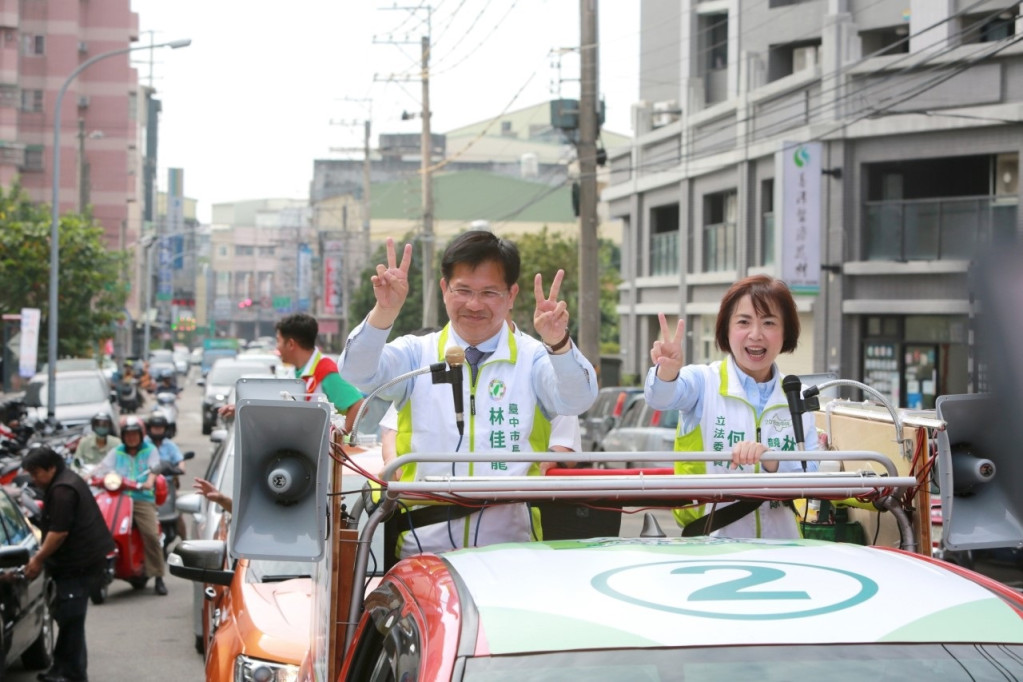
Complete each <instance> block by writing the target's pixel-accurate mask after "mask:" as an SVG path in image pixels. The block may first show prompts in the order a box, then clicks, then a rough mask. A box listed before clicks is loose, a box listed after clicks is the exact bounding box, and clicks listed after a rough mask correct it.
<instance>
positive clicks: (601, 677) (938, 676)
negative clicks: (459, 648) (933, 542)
mask: <svg viewBox="0 0 1023 682" xmlns="http://www.w3.org/2000/svg"><path fill="white" fill-rule="evenodd" d="M793 627H795V626H793ZM839 670H840V671H841V675H840V677H841V678H842V679H848V680H870V682H884V681H886V680H890V681H891V682H905V680H943V681H947V680H953V681H956V680H964V681H966V680H970V681H976V680H1007V679H1020V677H1021V676H1023V645H1019V644H1010V645H1005V644H998V645H993V644H988V645H985V644H963V643H957V644H898V643H893V644H855V645H833V644H827V645H807V646H793V645H785V646H742V647H735V646H721V647H705V648H693V649H647V648H642V649H604V650H591V651H567V652H557V653H543V654H530V655H522V656H487V657H481V658H469V659H466V661H465V675H464V676H463V677H462V678H461V679H462V680H463V682H512V681H513V680H514V681H515V682H518V681H519V680H530V682H576V681H578V682H611V681H612V680H613V681H616V682H617V681H618V680H630V681H635V682H712V681H717V680H757V682H783V681H788V680H824V679H833V678H834V677H835V671H839Z"/></svg>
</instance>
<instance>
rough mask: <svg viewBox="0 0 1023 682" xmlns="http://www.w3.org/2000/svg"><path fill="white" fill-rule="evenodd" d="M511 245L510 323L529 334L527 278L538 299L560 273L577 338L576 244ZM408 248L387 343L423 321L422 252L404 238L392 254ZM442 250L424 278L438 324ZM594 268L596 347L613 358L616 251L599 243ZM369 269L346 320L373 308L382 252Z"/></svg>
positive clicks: (522, 239) (545, 239)
mask: <svg viewBox="0 0 1023 682" xmlns="http://www.w3.org/2000/svg"><path fill="white" fill-rule="evenodd" d="M507 238H508V239H510V240H511V241H513V242H515V244H516V246H518V248H519V255H520V256H521V258H522V271H521V272H520V274H519V280H518V284H519V295H518V298H517V299H516V301H515V307H514V309H513V311H512V319H513V320H514V321H515V324H517V325H518V326H519V328H520V329H522V330H523V331H525V332H526V333H528V334H534V330H533V310H534V308H535V307H536V299H535V297H534V293H533V292H534V290H533V278H534V277H535V276H536V273H538V272H539V273H540V274H541V275H542V277H543V286H544V294H545V295H546V294H548V293H549V292H550V287H551V283H552V282H553V281H554V275H555V273H556V272H557V271H558V270H559V269H564V271H565V278H564V280H563V281H562V284H561V291H560V293H559V297H560V298H561V299H563V300H564V301H566V302H567V303H568V309H569V317H570V321H571V322H570V324H571V327H570V332H571V334H572V336H573V337H574V338H578V332H579V242H578V240H577V239H575V238H566V237H563V236H561V235H557V234H552V233H551V232H550V231H548V230H547V228H544V229H543V230H541V231H540V232H536V233H531V234H526V235H518V236H515V235H510V236H508V237H507ZM409 242H412V243H413V244H414V247H415V250H414V251H413V253H412V267H411V269H410V270H409V279H410V283H411V286H410V289H409V297H408V300H406V301H405V305H404V306H403V307H402V309H401V313H400V314H399V316H398V319H397V320H396V321H395V323H394V332H393V333H392V334H391V338H394V337H396V336H400V335H401V334H407V333H410V332H413V331H415V330H417V329H419V328H420V327H422V316H423V286H422V269H421V267H422V251H421V246H420V243H419V242H418V240H413V238H412V235H405V238H404V239H403V240H395V248H396V250H397V251H398V257H399V259H400V257H401V255H400V254H401V248H402V246H403V245H404V244H406V243H409ZM442 251H443V249H441V250H440V251H438V252H437V255H436V258H435V261H436V268H437V269H436V272H435V273H434V276H433V277H432V278H430V282H431V287H430V291H431V292H432V294H433V295H435V296H437V309H438V311H439V313H438V318H439V320H440V322H439V323H440V324H442V325H443V324H446V323H447V315H446V314H445V311H444V303H443V301H442V299H441V295H440V287H439V286H438V284H437V283H438V282H439V281H440V276H441V275H440V257H441V252H442ZM598 253H599V258H600V263H599V264H598V265H599V268H600V341H601V345H602V347H604V348H605V349H608V348H610V350H609V351H607V352H616V351H617V348H618V343H619V340H618V314H617V312H616V311H615V306H616V305H617V303H618V288H617V287H618V284H619V283H620V281H621V276H620V275H619V270H618V265H619V259H620V251H619V249H618V247H617V246H615V245H614V244H613V243H612V242H610V241H608V240H601V242H600V247H599V252H598ZM372 262H373V263H374V265H373V266H372V268H369V269H367V270H365V271H364V272H363V273H362V278H361V281H360V284H359V286H358V288H357V289H356V290H355V291H354V292H353V294H352V307H351V311H350V312H351V314H352V316H353V319H354V320H358V321H361V320H362V319H363V318H364V317H365V316H366V315H367V314H368V313H369V311H370V310H371V309H372V308H373V304H374V302H375V299H374V297H373V286H372V283H371V282H370V277H371V276H372V275H373V274H374V273H375V271H376V264H377V263H386V262H387V251H386V247H385V246H380V247H379V248H378V249H377V250H376V252H375V253H374V255H373V260H372Z"/></svg>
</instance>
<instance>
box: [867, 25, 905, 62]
mask: <svg viewBox="0 0 1023 682" xmlns="http://www.w3.org/2000/svg"><path fill="white" fill-rule="evenodd" d="M860 40H861V41H862V43H863V54H864V55H888V54H906V53H908V52H909V28H908V27H907V26H906V25H902V26H890V27H888V28H877V29H873V30H871V31H860Z"/></svg>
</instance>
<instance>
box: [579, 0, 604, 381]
mask: <svg viewBox="0 0 1023 682" xmlns="http://www.w3.org/2000/svg"><path fill="white" fill-rule="evenodd" d="M579 42H580V46H579V56H580V59H581V62H580V70H581V79H580V84H579V87H580V92H579V142H578V144H577V145H576V155H577V156H578V159H579V338H578V339H577V341H578V344H579V350H580V351H582V353H583V355H585V356H586V358H587V359H588V360H589V361H590V362H592V363H593V366H594V367H596V368H598V375H599V368H600V277H599V274H598V266H599V263H598V243H597V133H598V121H597V92H598V88H597V84H598V73H597V64H598V48H597V46H598V42H597V0H580V31H579Z"/></svg>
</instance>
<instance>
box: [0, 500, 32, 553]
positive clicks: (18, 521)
mask: <svg viewBox="0 0 1023 682" xmlns="http://www.w3.org/2000/svg"><path fill="white" fill-rule="evenodd" d="M0 521H2V523H3V531H4V535H5V536H6V537H5V538H4V540H5V543H4V544H6V545H17V544H19V543H20V542H22V541H23V540H25V539H26V538H28V537H29V536H30V534H31V531H30V530H29V528H28V525H27V524H26V523H25V517H24V516H22V514H21V512H19V511H18V509H17V507H15V506H14V502H12V501H11V498H10V497H8V496H7V495H6V494H4V493H0Z"/></svg>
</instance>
